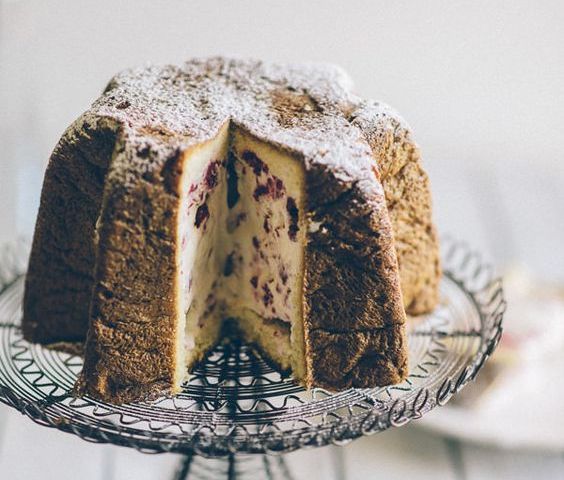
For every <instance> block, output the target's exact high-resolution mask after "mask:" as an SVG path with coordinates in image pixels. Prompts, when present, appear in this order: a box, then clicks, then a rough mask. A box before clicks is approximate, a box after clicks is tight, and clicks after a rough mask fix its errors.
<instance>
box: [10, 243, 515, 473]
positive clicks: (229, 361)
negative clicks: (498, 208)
mask: <svg viewBox="0 0 564 480" xmlns="http://www.w3.org/2000/svg"><path fill="white" fill-rule="evenodd" d="M442 248H443V252H444V255H443V268H444V277H443V280H442V283H441V303H440V306H439V307H438V308H437V309H436V311H435V312H433V313H432V314H430V315H427V316H425V317H423V318H419V319H417V320H416V321H414V322H411V323H410V328H409V362H410V374H409V377H408V379H407V380H406V381H405V382H403V383H402V384H400V385H395V386H391V387H386V388H372V389H350V390H347V391H345V392H340V393H330V392H327V391H325V390H323V389H319V388H316V389H313V390H311V391H305V390H304V389H303V388H302V387H300V386H299V385H297V384H296V383H294V382H293V381H292V378H291V377H285V376H282V375H281V374H280V373H278V372H277V371H276V370H274V369H273V368H271V367H270V366H269V365H268V363H266V362H265V361H264V360H263V359H262V358H261V357H260V355H259V354H257V353H256V352H255V351H254V350H252V349H251V348H250V347H249V346H247V345H245V344H243V343H241V342H239V341H237V340H231V341H229V342H227V341H226V342H223V343H221V344H220V345H218V346H217V347H216V348H215V350H214V351H212V352H211V353H210V354H209V355H208V356H207V358H206V359H205V360H204V361H203V362H202V363H201V364H200V365H199V366H198V367H197V368H196V370H195V371H194V374H193V375H192V377H191V379H190V380H189V381H188V382H186V383H185V384H184V385H183V390H182V393H180V394H179V395H177V396H175V397H172V398H164V397H163V398H161V399H159V400H157V401H154V402H151V403H146V402H138V403H130V404H125V405H112V404H107V403H103V402H99V401H97V400H95V399H93V398H90V397H80V398H74V397H73V396H72V395H71V390H72V387H73V384H74V381H75V379H76V377H77V375H78V373H79V372H80V370H81V368H82V359H81V358H80V357H79V356H76V355H72V354H69V353H64V352H60V351H55V350H52V349H48V348H45V347H42V346H40V345H35V344H31V343H29V342H27V341H25V340H24V339H23V337H22V332H21V329H20V318H21V302H22V295H23V282H24V272H25V263H26V260H27V254H28V248H27V244H25V243H24V242H20V243H17V244H12V245H10V246H4V247H3V248H1V249H0V401H1V402H3V403H5V404H7V405H9V406H11V407H14V408H16V409H17V410H19V411H20V412H22V413H23V414H25V415H26V416H28V417H29V418H31V419H32V420H33V421H34V422H36V423H39V424H41V425H45V426H48V427H53V428H56V429H58V430H62V431H65V432H68V433H72V434H75V435H77V436H78V437H80V438H83V439H85V440H88V441H90V442H96V443H112V444H116V445H122V446H127V447H132V448H135V449H137V450H140V451H143V452H150V453H162V452H175V453H182V454H184V455H185V461H184V463H183V465H182V466H181V468H180V469H179V472H178V473H177V477H176V478H178V479H180V478H186V477H187V475H188V472H189V471H190V472H192V474H191V478H192V476H193V475H195V474H194V471H195V470H196V469H197V468H203V470H206V469H207V467H206V465H208V466H210V468H211V465H212V463H213V461H212V460H206V461H207V462H208V464H206V463H205V462H204V463H203V465H204V466H203V467H202V462H203V460H202V459H201V457H207V458H212V457H213V458H224V459H227V461H226V463H224V464H221V465H220V466H219V467H217V468H218V469H219V470H217V471H216V474H217V475H219V473H220V470H221V474H223V475H225V476H226V477H228V478H234V477H235V476H240V475H238V472H239V470H238V469H240V468H243V467H244V458H245V457H244V456H241V455H240V454H282V453H287V452H291V451H294V450H297V449H301V448H306V447H320V446H324V445H328V444H333V445H344V444H346V443H347V442H349V441H351V440H353V439H355V438H357V437H360V436H362V435H367V434H373V433H377V432H381V431H384V430H386V429H387V428H390V427H392V426H400V425H403V424H405V423H407V422H409V421H410V420H414V419H418V418H420V417H421V416H422V415H424V414H425V413H427V412H428V411H429V410H431V409H433V408H434V407H436V406H438V405H443V404H445V403H446V402H447V401H448V400H449V399H450V398H451V397H452V395H454V394H456V393H457V392H458V391H460V390H461V389H462V388H463V387H464V386H465V385H466V384H467V383H468V382H470V381H472V380H473V379H474V378H475V376H476V374H477V373H478V372H479V370H480V369H481V368H482V366H483V365H484V362H485V361H486V360H487V359H488V357H489V356H490V355H491V354H492V352H493V351H494V349H495V347H496V345H497V343H498V341H499V339H500V336H501V332H502V318H503V313H504V310H505V301H504V298H503V290H502V285H501V281H500V280H493V279H492V271H491V269H490V268H489V267H487V266H484V264H483V263H482V261H481V259H480V257H479V255H477V254H476V253H474V252H472V251H471V250H470V249H469V248H468V247H467V246H466V245H464V244H461V243H456V242H454V241H452V240H450V239H443V242H442ZM247 458H249V457H247ZM255 458H259V457H255ZM216 462H217V460H216ZM237 462H238V463H237ZM241 462H243V463H241ZM198 464H200V467H198ZM241 465H243V467H241ZM261 465H262V467H261V470H262V471H263V474H264V475H265V476H266V477H269V478H289V476H290V473H289V472H288V471H287V469H286V467H285V464H284V462H283V460H282V459H273V457H271V456H264V457H261ZM223 467H225V468H223ZM214 468H216V467H214ZM243 469H244V468H243ZM276 472H278V473H276ZM254 478H256V475H254Z"/></svg>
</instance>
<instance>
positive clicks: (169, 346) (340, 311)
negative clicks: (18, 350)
mask: <svg viewBox="0 0 564 480" xmlns="http://www.w3.org/2000/svg"><path fill="white" fill-rule="evenodd" d="M431 214H432V211H431V194H430V188H429V181H428V177H427V175H426V173H425V171H424V170H423V168H422V165H421V160H420V154H419V150H418V148H417V146H416V145H415V143H414V142H413V139H412V135H411V133H410V130H409V128H408V127H407V126H406V124H405V122H404V121H403V120H402V119H401V118H400V117H399V116H398V115H397V114H396V113H394V112H393V111H392V110H391V109H390V108H388V107H387V106H385V105H383V104H381V103H378V102H373V101H366V100H362V99H360V98H358V97H357V96H356V95H354V94H353V93H351V82H350V80H349V78H348V76H347V75H346V74H345V73H343V71H342V70H341V69H339V68H337V67H334V66H330V65H281V64H270V63H264V62H261V61H255V60H234V59H228V58H219V57H217V58H209V59H197V60H191V61H188V62H187V63H185V64H183V65H180V66H164V67H154V66H151V67H146V68H140V69H133V70H127V71H125V72H122V73H120V74H118V75H117V76H116V77H114V78H113V79H112V80H111V82H110V83H109V85H108V86H107V88H106V90H105V91H104V93H103V94H102V96H101V97H100V98H99V99H98V100H97V101H96V102H95V103H94V104H93V105H92V107H91V108H90V109H89V110H88V111H87V112H85V113H84V114H83V115H82V116H81V117H80V118H79V119H78V120H76V121H75V122H74V123H73V125H71V127H69V129H68V130H67V131H66V132H65V133H64V135H63V137H62V138H61V140H60V141H59V143H58V145H57V146H56V148H55V150H54V152H53V154H52V156H51V159H50V162H49V165H48V168H47V171H46V174H45V180H44V185H43V191H42V196H41V205H40V210H39V214H38V218H37V224H36V229H35V235H34V241H33V247H32V252H31V257H30V261H29V270H28V274H27V278H26V289H25V299H24V309H23V331H24V335H25V338H26V339H28V340H30V341H33V342H39V343H42V344H51V343H57V342H80V341H84V342H86V344H85V359H84V368H83V372H82V374H81V376H80V379H79V381H78V385H77V388H78V391H79V392H80V393H85V394H89V395H91V396H94V397H96V398H99V399H102V400H106V401H111V402H116V403H120V402H126V401H134V400H140V399H146V398H151V397H155V396H157V395H160V394H174V393H176V392H178V391H179V389H180V385H181V383H182V382H183V381H184V380H186V379H187V376H188V375H189V372H190V370H191V369H192V368H193V366H194V365H195V364H196V363H197V362H198V361H200V360H201V359H202V358H203V357H204V355H205V354H206V352H208V351H209V350H210V349H211V348H213V346H214V345H215V344H217V342H218V341H219V340H220V337H221V336H222V332H223V330H222V324H223V322H224V320H226V319H230V320H231V321H232V322H234V323H235V324H236V325H237V329H238V331H239V332H240V335H242V336H243V338H244V339H245V340H246V341H247V342H250V343H252V344H253V345H255V346H256V347H257V349H259V350H260V351H261V352H262V353H263V355H265V356H266V357H267V358H268V359H270V361H271V362H273V363H274V364H275V365H277V366H278V368H280V369H281V370H285V371H291V372H292V374H293V376H294V378H295V379H296V380H297V381H298V382H300V383H302V384H303V385H304V386H305V387H307V388H311V387H323V388H326V389H329V390H333V391H338V390H343V389H347V388H349V387H375V386H384V385H389V384H395V383H398V382H401V381H402V380H403V379H405V377H406V375H407V360H408V359H407V344H406V330H405V324H406V313H407V314H410V315H419V314H422V313H426V312H429V311H431V310H432V309H433V308H434V307H435V305H436V304H437V301H438V282H439V278H440V274H441V272H440V265H439V255H438V241H437V235H436V231H435V227H434V225H433V222H432V215H431Z"/></svg>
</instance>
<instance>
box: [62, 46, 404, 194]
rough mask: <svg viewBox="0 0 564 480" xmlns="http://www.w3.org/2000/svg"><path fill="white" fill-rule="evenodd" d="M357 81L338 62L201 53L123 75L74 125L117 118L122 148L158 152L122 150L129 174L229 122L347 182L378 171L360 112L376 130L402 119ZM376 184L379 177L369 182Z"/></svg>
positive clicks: (122, 169)
mask: <svg viewBox="0 0 564 480" xmlns="http://www.w3.org/2000/svg"><path fill="white" fill-rule="evenodd" d="M351 87H352V82H351V80H350V78H349V77H348V75H347V74H346V73H345V72H344V71H343V70H342V69H341V68H339V67H336V66H334V65H327V64H296V65H292V64H275V63H265V62H262V61H257V60H245V59H228V58H223V57H213V58H207V59H194V60H190V61H188V62H186V63H184V64H183V65H180V66H173V65H168V66H148V67H144V68H137V69H130V70H126V71H124V72H121V73H119V74H118V75H116V76H115V77H114V78H113V79H112V80H111V81H110V83H109V84H108V86H107V88H106V90H105V91H104V93H103V95H102V96H101V97H100V98H99V99H98V100H97V101H96V102H95V103H94V104H93V106H92V108H91V109H90V110H89V111H88V112H87V113H86V114H85V115H84V116H83V117H82V121H79V122H78V125H77V127H76V128H81V126H80V125H82V124H84V123H85V122H86V123H91V122H93V121H99V120H100V119H110V120H113V121H115V123H116V124H117V125H118V126H119V127H120V128H121V129H122V133H123V134H124V136H125V137H126V138H127V141H126V142H125V143H126V146H125V147H124V149H125V150H128V149H129V150H131V149H133V150H136V151H137V152H139V151H141V150H144V151H148V152H151V155H150V156H149V157H150V158H149V159H148V158H147V155H145V156H142V158H139V155H125V157H127V160H126V161H125V162H124V163H123V165H121V166H120V165H119V162H118V163H117V164H116V165H114V166H115V169H114V170H116V171H117V172H120V173H122V174H123V173H127V171H131V172H137V173H138V172H140V171H141V172H143V171H144V170H150V169H152V168H154V166H155V161H151V159H153V160H156V163H158V158H159V157H160V158H164V157H165V156H166V153H167V152H166V151H169V150H170V149H171V148H173V149H183V148H188V147H189V146H191V145H195V144H198V143H201V142H203V141H206V140H208V139H210V138H213V137H214V136H215V134H216V133H217V132H218V131H219V129H220V127H221V126H222V125H223V124H224V123H225V122H228V121H231V122H234V123H235V124H237V125H240V126H242V127H243V128H245V129H246V130H248V131H249V133H251V134H252V135H254V136H256V137H257V138H259V139H262V140H265V141H267V142H269V143H271V144H273V145H274V146H278V147H279V148H282V149H285V150H287V151H289V152H291V153H292V154H296V155H298V156H300V157H301V158H302V159H303V161H304V165H305V167H306V169H309V168H311V167H312V166H317V167H322V168H324V169H325V168H327V169H330V170H331V172H332V174H333V175H335V176H336V177H337V178H339V179H340V180H341V181H343V182H344V183H351V182H355V183H357V182H358V181H359V179H362V178H366V177H367V176H373V174H369V172H368V170H369V169H373V168H374V165H375V163H374V158H373V152H372V150H371V148H370V146H369V143H368V142H367V140H366V136H365V133H366V132H363V130H362V129H361V128H360V127H359V123H358V122H357V121H356V119H357V118H359V119H361V118H363V117H370V119H371V122H372V123H374V124H375V123H377V124H378V129H379V131H383V130H386V129H388V130H389V129H394V128H396V127H397V125H398V123H399V124H402V123H403V122H402V121H401V119H400V118H399V117H398V116H397V115H396V114H395V113H394V112H393V111H391V110H390V109H389V108H388V107H387V106H385V105H383V104H380V103H377V102H367V101H363V100H361V99H360V98H358V97H357V96H355V95H354V94H353V93H352V92H351ZM70 135H71V136H72V128H71V132H70ZM163 140H165V141H163ZM129 177H131V175H127V174H126V175H125V177H124V176H123V175H122V179H121V180H122V181H123V180H124V178H125V180H127V178H129ZM370 185H372V187H370ZM377 187H378V182H373V181H372V182H368V184H367V185H365V188H377Z"/></svg>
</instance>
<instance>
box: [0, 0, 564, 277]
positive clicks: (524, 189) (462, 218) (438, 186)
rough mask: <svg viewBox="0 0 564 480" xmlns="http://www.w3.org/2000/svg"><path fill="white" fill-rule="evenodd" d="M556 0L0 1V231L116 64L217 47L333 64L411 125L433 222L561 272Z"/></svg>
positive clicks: (562, 109)
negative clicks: (431, 191)
mask: <svg viewBox="0 0 564 480" xmlns="http://www.w3.org/2000/svg"><path fill="white" fill-rule="evenodd" d="M563 5H564V3H563V2H561V1H558V0H548V1H533V0H529V1H527V0H513V1H491V0H489V1H467V2H461V1H447V0H444V1H440V0H434V1H426V2H417V1H411V2H408V1H396V2H389V1H374V0H366V1H365V0H357V1H349V2H343V1H342V0H337V1H335V0H324V1H320V0H309V1H304V0H285V1H269V0H237V1H218V0H208V1H205V2H204V1H190V0H169V1H159V2H157V1H154V0H136V1H124V0H122V1H117V0H97V1H91V2H86V1H80V0H50V1H45V0H35V1H32V0H19V1H17V0H12V1H6V0H0V202H1V205H2V207H1V208H0V219H2V221H3V222H4V223H3V225H6V227H4V228H3V230H0V238H6V237H7V236H11V235H12V234H13V232H14V231H15V230H18V231H23V232H24V233H29V232H30V231H31V230H32V227H33V218H34V210H35V208H36V207H35V205H36V201H37V196H38V190H39V185H40V183H41V176H42V169H43V168H44V166H45V164H46V161H47V159H48V156H49V153H50V151H51V149H52V148H53V146H54V144H55V142H56V141H57V139H58V137H59V136H60V134H61V132H62V131H63V130H64V128H65V127H66V126H67V125H68V124H69V123H70V122H71V121H72V120H73V119H74V118H75V117H76V116H77V115H79V114H80V113H81V112H82V111H83V110H84V109H86V108H87V107H88V105H89V104H90V102H91V101H92V100H93V99H94V98H95V97H96V96H97V95H98V94H99V93H100V91H101V89H102V88H103V86H104V85H105V83H106V82H107V80H108V79H109V78H110V77H111V76H112V74H113V73H114V72H116V71H118V70H120V69H122V68H125V67H128V66H133V65H138V64H143V63H145V62H147V61H152V62H157V63H166V62H181V61H182V60H183V59H185V58H188V57H191V56H203V55H210V54H218V53H219V54H233V55H240V56H256V57H260V58H265V59H272V60H281V61H312V60H313V61H329V62H335V63H339V64H341V65H342V66H344V67H345V68H346V69H347V70H348V71H349V72H350V73H351V74H352V76H353V77H354V78H355V80H356V85H357V91H358V92H359V93H360V94H362V95H364V96H367V97H374V98H378V99H381V100H384V101H386V102H388V103H390V104H391V105H393V106H394V107H396V109H398V110H399V111H400V112H401V113H402V114H403V116H404V117H405V118H406V119H407V120H408V121H409V123H410V124H411V125H412V127H413V129H414V131H415V133H416V138H417V139H418V141H419V143H420V145H421V148H422V150H423V152H424V155H425V160H426V164H427V167H428V169H429V171H430V174H431V177H432V180H433V184H434V187H435V198H436V200H435V203H436V212H437V213H436V216H437V221H438V223H439V225H440V228H441V230H442V231H443V232H445V231H448V232H451V233H453V234H454V235H456V236H459V237H464V238H468V239H469V240H470V241H472V242H473V243H474V244H475V245H477V246H478V247H479V248H481V249H482V250H486V251H488V252H491V253H492V255H493V256H495V257H496V259H497V261H498V264H501V265H504V264H506V263H507V262H512V261H515V259H517V260H522V261H525V262H527V263H528V264H530V265H531V266H532V267H533V268H535V269H536V270H538V271H539V272H540V273H544V274H546V275H549V276H552V277H559V276H560V277H562V276H564V273H563V274H561V273H560V268H556V267H555V261H554V259H553V258H547V257H546V255H545V254H544V252H546V251H552V252H555V255H558V262H556V263H558V264H560V265H562V264H564V254H561V253H559V251H561V250H563V249H562V248H561V245H562V230H563V229H564V227H563V226H562V225H561V223H562V222H561V217H562V215H561V213H562V211H563V210H564V194H563V193H562V191H561V190H562V189H561V188H560V184H561V183H562V181H564V162H563V161H562V160H563V158H562V157H563V152H564V135H563V133H562V126H563V125H564V28H563V26H564V6H563ZM477 220H482V222H481V226H478V225H477V223H476V221H477ZM532 232H534V235H532V234H531V233H532ZM539 251H542V252H543V254H542V255H541V254H540V253H538V252H539Z"/></svg>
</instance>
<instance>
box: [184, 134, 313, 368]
mask: <svg viewBox="0 0 564 480" xmlns="http://www.w3.org/2000/svg"><path fill="white" fill-rule="evenodd" d="M184 170H185V173H184V175H183V178H184V181H183V189H182V199H181V200H182V211H181V213H180V221H179V238H180V254H179V265H178V271H179V284H180V288H181V295H180V297H181V307H180V308H181V309H182V311H184V312H185V315H186V327H185V329H186V335H185V338H184V346H183V348H184V351H185V363H186V364H187V365H191V364H192V363H193V362H195V361H197V360H198V359H200V358H201V357H202V355H203V354H204V353H205V352H206V351H207V350H208V349H209V348H210V347H211V346H213V344H215V343H216V342H217V340H218V336H219V332H220V328H221V324H222V322H223V320H225V319H228V318H230V319H234V320H235V321H237V322H238V324H239V327H240V330H241V332H242V333H243V335H244V336H245V337H246V338H247V340H248V341H250V342H253V343H255V344H257V345H258V346H259V347H260V348H261V349H263V350H265V351H266V352H267V354H268V355H269V356H270V358H272V359H273V360H274V361H275V362H276V363H277V364H279V365H280V366H281V367H282V368H285V369H288V368H292V369H293V370H294V371H295V373H297V374H298V375H300V372H303V371H304V369H305V366H304V365H303V333H302V330H301V328H302V327H301V322H302V290H303V288H302V284H303V255H304V251H303V250H304V244H305V228H304V214H303V201H304V199H303V197H304V196H303V193H302V191H303V171H302V166H301V164H300V163H299V162H298V161H297V160H295V159H294V158H293V157H291V156H290V155H289V154H287V153H285V152H281V151H280V150H279V149H275V148H273V147H272V146H270V145H268V144H265V143H263V142H259V141H257V140H256V139H254V138H253V137H252V136H250V135H249V134H247V133H246V132H244V131H242V130H238V129H232V130H229V129H228V128H227V127H226V128H224V130H222V132H220V134H219V135H218V137H217V138H216V139H214V140H213V141H212V142H210V143H209V144H206V145H205V146H203V147H201V148H198V149H197V150H196V151H193V152H189V153H188V154H187V155H186V158H185V164H184Z"/></svg>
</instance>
